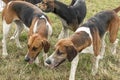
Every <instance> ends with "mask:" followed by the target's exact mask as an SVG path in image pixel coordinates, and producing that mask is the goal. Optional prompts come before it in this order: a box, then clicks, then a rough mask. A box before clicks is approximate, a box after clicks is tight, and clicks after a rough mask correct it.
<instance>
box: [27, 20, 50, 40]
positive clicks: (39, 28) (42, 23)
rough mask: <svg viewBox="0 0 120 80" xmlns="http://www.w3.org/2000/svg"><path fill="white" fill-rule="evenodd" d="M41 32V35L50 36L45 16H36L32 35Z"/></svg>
mask: <svg viewBox="0 0 120 80" xmlns="http://www.w3.org/2000/svg"><path fill="white" fill-rule="evenodd" d="M33 34H39V35H40V36H41V37H44V38H48V25H47V21H46V19H44V18H36V19H34V20H33V23H32V26H31V27H30V33H29V36H30V35H33Z"/></svg>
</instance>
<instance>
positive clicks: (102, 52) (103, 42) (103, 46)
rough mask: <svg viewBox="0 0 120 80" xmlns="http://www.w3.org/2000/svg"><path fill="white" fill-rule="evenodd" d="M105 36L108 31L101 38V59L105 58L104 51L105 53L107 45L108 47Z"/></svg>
mask: <svg viewBox="0 0 120 80" xmlns="http://www.w3.org/2000/svg"><path fill="white" fill-rule="evenodd" d="M105 36H106V33H105V35H104V36H103V38H102V40H101V50H100V59H103V56H104V53H105V47H106V43H105Z"/></svg>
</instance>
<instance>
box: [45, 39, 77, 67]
mask: <svg viewBox="0 0 120 80" xmlns="http://www.w3.org/2000/svg"><path fill="white" fill-rule="evenodd" d="M76 55H77V50H76V49H75V47H74V45H73V43H72V41H71V40H70V39H61V40H59V41H58V43H57V44H56V45H55V51H54V52H53V54H52V55H51V56H49V57H48V58H47V59H46V64H47V65H48V66H49V67H51V68H54V67H57V66H59V65H60V64H61V63H62V62H64V61H65V60H66V59H68V60H69V61H70V62H71V61H72V60H73V59H74V58H75V56H76Z"/></svg>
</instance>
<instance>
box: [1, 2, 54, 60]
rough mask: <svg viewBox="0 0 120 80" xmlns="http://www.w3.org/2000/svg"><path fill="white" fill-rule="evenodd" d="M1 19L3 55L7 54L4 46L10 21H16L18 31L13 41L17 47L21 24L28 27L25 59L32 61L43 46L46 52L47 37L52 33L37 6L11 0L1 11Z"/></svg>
mask: <svg viewBox="0 0 120 80" xmlns="http://www.w3.org/2000/svg"><path fill="white" fill-rule="evenodd" d="M8 13H9V14H8ZM2 20H3V40H2V43H3V44H2V48H3V52H2V55H3V57H4V56H5V57H6V56H7V55H8V53H7V48H6V38H7V36H8V32H9V30H10V28H11V26H10V25H11V24H12V22H15V23H16V25H17V29H18V32H17V34H16V36H15V41H16V44H17V46H18V47H21V45H20V42H19V34H20V32H21V31H22V30H23V24H24V25H25V26H27V27H28V29H29V33H28V53H27V55H26V57H25V60H26V61H28V62H33V61H34V60H35V59H36V57H37V55H38V54H39V52H40V51H41V50H42V49H43V48H44V52H45V53H47V52H48V50H49V47H50V44H49V42H48V38H49V36H50V35H51V34H52V28H51V25H50V21H49V19H48V17H47V16H46V15H45V14H44V13H43V12H42V11H41V10H40V9H39V8H38V7H36V6H35V5H33V4H31V3H28V2H24V1H11V2H9V3H8V4H7V5H6V6H5V8H4V10H3V12H2Z"/></svg>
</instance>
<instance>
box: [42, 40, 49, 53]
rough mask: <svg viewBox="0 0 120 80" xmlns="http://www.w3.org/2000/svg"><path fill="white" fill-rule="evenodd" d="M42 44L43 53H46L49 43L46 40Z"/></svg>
mask: <svg viewBox="0 0 120 80" xmlns="http://www.w3.org/2000/svg"><path fill="white" fill-rule="evenodd" d="M42 44H43V48H44V52H45V53H47V52H48V51H49V48H50V43H49V42H48V41H47V40H43V42H42Z"/></svg>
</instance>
